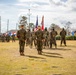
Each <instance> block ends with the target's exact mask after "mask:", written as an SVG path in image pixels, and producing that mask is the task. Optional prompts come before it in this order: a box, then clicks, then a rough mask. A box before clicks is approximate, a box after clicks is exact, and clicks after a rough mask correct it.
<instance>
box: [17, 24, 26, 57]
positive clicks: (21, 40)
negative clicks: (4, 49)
mask: <svg viewBox="0 0 76 75" xmlns="http://www.w3.org/2000/svg"><path fill="white" fill-rule="evenodd" d="M17 37H18V39H19V52H20V55H21V56H24V46H25V40H26V31H25V29H24V25H21V26H20V30H18V31H17Z"/></svg>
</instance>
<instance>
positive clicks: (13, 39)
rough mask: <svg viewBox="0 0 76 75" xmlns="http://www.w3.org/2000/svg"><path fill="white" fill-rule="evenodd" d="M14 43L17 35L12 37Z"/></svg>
mask: <svg viewBox="0 0 76 75" xmlns="http://www.w3.org/2000/svg"><path fill="white" fill-rule="evenodd" d="M13 41H14V42H15V35H14V34H13V35H12V42H13Z"/></svg>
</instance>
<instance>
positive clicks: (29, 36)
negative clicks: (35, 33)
mask: <svg viewBox="0 0 76 75" xmlns="http://www.w3.org/2000/svg"><path fill="white" fill-rule="evenodd" d="M30 40H31V32H30V29H28V31H27V32H26V46H27V45H30Z"/></svg>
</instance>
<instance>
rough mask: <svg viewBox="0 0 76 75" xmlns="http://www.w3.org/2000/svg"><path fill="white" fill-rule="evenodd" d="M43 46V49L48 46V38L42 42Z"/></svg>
mask: <svg viewBox="0 0 76 75" xmlns="http://www.w3.org/2000/svg"><path fill="white" fill-rule="evenodd" d="M43 45H44V47H45V46H49V40H48V38H46V39H45V41H44V42H43Z"/></svg>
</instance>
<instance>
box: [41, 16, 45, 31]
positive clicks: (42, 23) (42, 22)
mask: <svg viewBox="0 0 76 75" xmlns="http://www.w3.org/2000/svg"><path fill="white" fill-rule="evenodd" d="M41 29H42V30H44V16H42V21H41Z"/></svg>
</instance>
